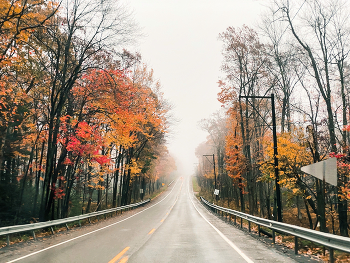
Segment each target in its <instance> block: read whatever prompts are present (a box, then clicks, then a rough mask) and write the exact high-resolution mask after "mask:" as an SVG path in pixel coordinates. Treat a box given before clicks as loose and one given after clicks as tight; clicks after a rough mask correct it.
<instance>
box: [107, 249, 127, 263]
mask: <svg viewBox="0 0 350 263" xmlns="http://www.w3.org/2000/svg"><path fill="white" fill-rule="evenodd" d="M129 248H130V247H126V248H124V249H123V250H122V251H121V252H120V253H119V254H118V255H116V256H115V257H114V258H113V259H112V260H110V261H109V262H108V263H115V262H117V260H118V259H119V258H121V257H122V256H123V255H124V254H125V252H126V251H128V250H129ZM127 261H128V257H123V258H122V259H121V260H120V261H119V263H125V262H127Z"/></svg>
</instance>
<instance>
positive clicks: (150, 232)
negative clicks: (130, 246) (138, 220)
mask: <svg viewBox="0 0 350 263" xmlns="http://www.w3.org/2000/svg"><path fill="white" fill-rule="evenodd" d="M154 231H156V229H155V228H153V229H152V230H151V231H149V233H148V234H149V235H150V234H152V233H153V232H154Z"/></svg>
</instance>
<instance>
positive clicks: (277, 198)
mask: <svg viewBox="0 0 350 263" xmlns="http://www.w3.org/2000/svg"><path fill="white" fill-rule="evenodd" d="M239 97H240V98H246V99H271V108H272V137H273V159H274V168H275V169H274V171H275V187H276V191H275V198H274V201H275V204H276V208H277V221H279V222H282V200H281V189H280V185H279V171H278V157H277V156H278V151H277V131H276V113H275V95H274V94H271V96H241V95H240V96H239Z"/></svg>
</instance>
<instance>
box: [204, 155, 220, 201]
mask: <svg viewBox="0 0 350 263" xmlns="http://www.w3.org/2000/svg"><path fill="white" fill-rule="evenodd" d="M203 156H204V157H205V158H207V160H208V161H209V162H210V160H209V159H208V156H213V163H211V162H210V163H211V164H212V165H213V167H214V188H215V191H214V194H215V193H216V191H217V187H216V172H215V154H213V155H210V154H204V155H203ZM215 196H216V200H218V197H219V193H217V194H215Z"/></svg>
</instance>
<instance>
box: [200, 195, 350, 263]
mask: <svg viewBox="0 0 350 263" xmlns="http://www.w3.org/2000/svg"><path fill="white" fill-rule="evenodd" d="M201 201H202V202H203V203H204V204H205V205H206V207H207V208H208V210H209V209H211V210H213V211H215V210H216V211H223V212H225V213H227V214H230V215H233V216H234V223H235V224H236V220H237V217H239V219H240V225H241V228H243V219H245V220H247V221H248V227H249V228H251V225H250V223H254V224H257V225H258V233H259V235H260V233H263V229H261V227H267V228H269V229H271V230H272V242H273V243H274V244H275V243H276V232H278V233H284V234H287V235H291V236H294V237H295V248H294V249H295V253H296V254H297V253H298V249H299V243H298V239H299V238H302V239H305V240H309V241H311V242H313V243H315V244H319V245H321V246H323V247H326V248H327V249H329V260H330V262H334V250H340V251H344V252H347V253H350V238H347V237H342V236H337V235H333V234H329V233H324V232H319V231H316V230H312V229H308V228H304V227H299V226H295V225H291V224H286V223H281V222H276V221H273V220H269V219H265V218H260V217H256V216H253V215H249V214H245V213H242V212H239V211H235V210H231V209H228V208H224V207H220V206H217V205H214V204H211V203H209V202H208V201H207V200H205V199H204V198H203V197H201Z"/></svg>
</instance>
